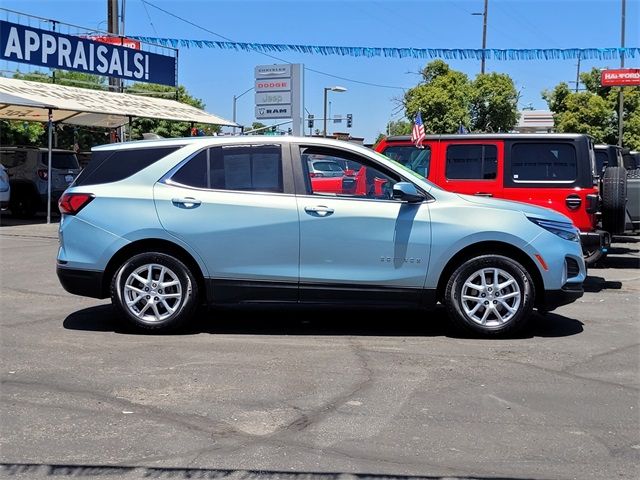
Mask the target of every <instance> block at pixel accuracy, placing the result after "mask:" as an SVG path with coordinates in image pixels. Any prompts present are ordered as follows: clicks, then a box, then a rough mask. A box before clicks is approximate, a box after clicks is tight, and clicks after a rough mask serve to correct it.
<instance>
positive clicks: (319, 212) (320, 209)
mask: <svg viewBox="0 0 640 480" xmlns="http://www.w3.org/2000/svg"><path fill="white" fill-rule="evenodd" d="M304 211H305V212H307V213H308V214H309V215H314V216H317V217H328V216H329V215H331V214H332V213H333V212H334V210H333V208H329V207H325V206H324V205H318V206H317V207H304Z"/></svg>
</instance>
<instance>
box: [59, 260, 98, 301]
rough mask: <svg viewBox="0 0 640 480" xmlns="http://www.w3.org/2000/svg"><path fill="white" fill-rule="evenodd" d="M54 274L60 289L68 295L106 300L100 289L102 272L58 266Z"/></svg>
mask: <svg viewBox="0 0 640 480" xmlns="http://www.w3.org/2000/svg"><path fill="white" fill-rule="evenodd" d="M56 273H57V274H58V279H59V280H60V283H61V284H62V287H63V288H64V289H65V290H66V291H67V292H69V293H73V294H74V295H81V296H83V297H92V298H107V295H106V294H105V292H104V289H103V288H102V277H103V276H104V272H96V271H92V270H79V269H76V268H64V267H63V266H61V265H59V264H58V265H57V266H56Z"/></svg>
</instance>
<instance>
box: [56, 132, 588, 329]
mask: <svg viewBox="0 0 640 480" xmlns="http://www.w3.org/2000/svg"><path fill="white" fill-rule="evenodd" d="M306 155H326V156H332V157H336V158H342V159H344V160H345V161H347V160H348V161H349V162H351V165H353V166H356V165H359V168H357V171H358V172H361V171H363V169H365V170H364V173H361V176H362V178H364V179H365V181H366V182H368V183H370V184H369V185H368V186H367V188H365V189H364V190H363V191H347V192H344V191H343V192H340V191H336V192H331V193H328V192H326V191H324V190H319V191H318V190H316V189H315V187H314V182H313V181H314V180H315V178H314V177H311V175H310V174H311V172H310V171H309V166H308V162H307V161H306V160H305V156H306ZM92 157H93V160H92V162H91V163H90V164H89V165H88V166H87V167H86V168H85V169H84V170H83V171H82V173H81V174H80V176H79V177H78V178H77V179H76V182H75V183H74V184H73V185H72V186H71V187H70V188H69V189H67V191H66V192H65V193H64V195H63V196H62V197H61V199H60V203H59V206H60V212H61V213H62V219H61V222H60V232H59V238H60V249H59V252H58V256H57V273H58V277H59V279H60V282H61V283H62V285H63V287H64V288H65V289H66V290H67V291H69V292H71V293H74V294H78V295H84V296H88V297H95V298H106V297H109V296H110V297H111V301H112V302H113V304H114V305H115V307H116V310H117V311H118V312H119V313H120V314H121V316H122V318H124V319H125V320H126V321H128V322H130V323H131V324H133V325H134V326H136V327H138V328H141V329H146V330H153V331H168V330H171V329H173V328H177V327H178V326H180V325H181V324H183V323H184V322H185V321H187V320H188V319H189V317H191V315H192V313H193V311H194V309H195V308H196V306H197V305H199V304H200V303H207V304H213V305H218V304H225V303H244V302H269V303H271V302H283V303H336V304H339V305H342V304H344V303H365V304H368V305H379V304H391V305H413V306H422V307H425V308H433V307H434V306H435V304H436V303H437V302H438V301H439V302H442V303H444V304H445V305H446V306H447V309H448V312H449V315H450V317H451V318H452V320H453V321H454V322H456V324H457V325H459V326H461V327H463V328H466V329H468V330H470V331H472V332H475V333H476V334H481V335H488V336H491V335H498V334H507V333H513V332H515V331H517V330H518V329H520V328H522V327H523V326H524V325H525V324H526V323H527V322H528V320H529V319H530V317H531V312H532V309H533V308H534V307H537V308H538V309H539V310H541V311H549V310H552V309H554V308H556V307H558V306H560V305H564V304H567V303H570V302H572V301H574V300H576V299H577V298H579V297H580V296H582V294H583V290H582V282H583V280H584V279H585V276H586V270H585V264H584V261H583V259H582V254H581V250H580V243H579V238H578V231H577V229H576V228H575V227H574V226H573V225H572V223H571V221H570V219H569V218H567V217H566V216H564V215H561V214H559V213H557V212H554V211H552V210H549V209H546V208H540V207H536V206H533V205H527V204H524V203H513V202H506V201H500V200H495V199H491V198H479V197H474V196H467V195H458V194H455V193H452V192H447V191H445V190H442V189H440V188H439V187H437V186H435V185H434V184H432V183H430V182H429V181H426V180H424V179H423V178H421V177H420V176H418V175H416V174H415V173H414V172H412V171H410V170H408V169H406V168H404V167H402V166H401V165H399V164H397V163H394V162H392V161H390V160H388V159H386V158H384V157H383V156H381V155H379V154H376V153H375V152H373V151H371V150H368V149H366V148H364V147H362V146H358V145H355V144H350V143H348V142H342V141H337V140H330V139H320V138H303V137H292V136H285V137H273V136H264V137H251V138H246V137H207V138H205V137H201V138H197V137H194V138H184V139H166V140H157V141H139V142H130V143H120V144H113V145H105V146H101V147H97V148H94V150H93V154H92ZM354 169H355V168H354ZM336 178H337V177H336ZM328 180H333V178H328ZM376 180H377V183H378V184H381V186H383V187H384V188H380V189H377V188H375V185H376ZM382 184H383V185H382Z"/></svg>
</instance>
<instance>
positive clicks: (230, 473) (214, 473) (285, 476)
mask: <svg viewBox="0 0 640 480" xmlns="http://www.w3.org/2000/svg"><path fill="white" fill-rule="evenodd" d="M0 473H3V474H5V475H8V476H23V475H29V474H31V475H38V476H40V475H42V476H55V477H91V478H95V477H111V478H114V477H127V478H160V479H162V478H173V479H181V478H184V479H187V478H215V479H218V480H224V479H258V480H296V479H303V480H336V479H337V478H339V477H340V476H341V475H348V476H349V477H353V478H356V479H358V480H378V479H379V480H413V479H416V480H418V479H424V480H436V479H445V478H446V479H451V480H455V479H462V478H464V479H465V480H516V479H517V480H527V478H528V477H526V478H525V477H477V476H473V475H472V476H469V475H465V476H464V477H452V476H448V475H447V476H446V477H440V476H432V475H420V476H414V475H386V474H385V475H381V474H377V473H342V472H295V471H293V472H292V471H290V470H288V471H284V470H283V471H277V470H235V469H218V468H167V467H143V466H136V467H132V466H119V465H71V464H57V465H56V464H47V463H0Z"/></svg>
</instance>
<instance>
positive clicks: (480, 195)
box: [474, 192, 493, 197]
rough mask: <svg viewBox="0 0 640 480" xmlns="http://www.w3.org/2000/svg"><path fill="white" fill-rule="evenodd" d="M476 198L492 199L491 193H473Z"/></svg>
mask: <svg viewBox="0 0 640 480" xmlns="http://www.w3.org/2000/svg"><path fill="white" fill-rule="evenodd" d="M474 195H475V196H476V197H493V193H489V192H476V193H474Z"/></svg>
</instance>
